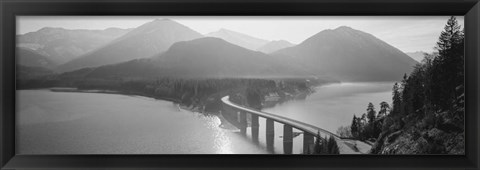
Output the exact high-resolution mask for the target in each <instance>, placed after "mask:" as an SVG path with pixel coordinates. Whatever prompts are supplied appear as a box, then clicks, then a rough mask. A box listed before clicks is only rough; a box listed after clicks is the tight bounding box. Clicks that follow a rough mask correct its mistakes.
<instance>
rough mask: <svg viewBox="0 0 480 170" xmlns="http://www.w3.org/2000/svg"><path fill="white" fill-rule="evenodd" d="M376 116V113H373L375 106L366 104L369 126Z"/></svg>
mask: <svg viewBox="0 0 480 170" xmlns="http://www.w3.org/2000/svg"><path fill="white" fill-rule="evenodd" d="M376 114H377V112H375V106H373V104H372V103H368V106H367V117H368V123H369V124H373V122H374V121H375V117H376Z"/></svg>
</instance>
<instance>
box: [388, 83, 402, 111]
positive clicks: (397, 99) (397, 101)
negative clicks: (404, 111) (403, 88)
mask: <svg viewBox="0 0 480 170" xmlns="http://www.w3.org/2000/svg"><path fill="white" fill-rule="evenodd" d="M392 90H393V92H392V96H393V97H392V101H393V103H392V111H391V112H390V114H391V115H392V116H399V114H400V107H401V105H402V98H401V95H400V88H399V86H398V83H395V85H393V89H392Z"/></svg>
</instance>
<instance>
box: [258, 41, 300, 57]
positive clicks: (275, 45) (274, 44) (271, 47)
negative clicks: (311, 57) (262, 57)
mask: <svg viewBox="0 0 480 170" xmlns="http://www.w3.org/2000/svg"><path fill="white" fill-rule="evenodd" d="M294 45H295V44H292V43H290V42H288V41H285V40H278V41H270V42H268V43H267V44H265V45H263V46H261V47H260V48H258V49H257V51H261V52H264V53H267V54H268V53H272V52H275V51H277V50H280V49H282V48H287V47H291V46H294Z"/></svg>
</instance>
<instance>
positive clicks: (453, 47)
mask: <svg viewBox="0 0 480 170" xmlns="http://www.w3.org/2000/svg"><path fill="white" fill-rule="evenodd" d="M463 41H464V35H463V30H461V26H460V25H459V24H458V21H457V20H456V18H455V17H453V16H452V17H450V19H449V20H448V21H447V24H446V25H445V28H444V30H443V31H442V33H441V34H440V37H439V38H438V42H437V46H436V47H435V48H436V49H437V50H438V54H439V55H438V57H436V58H435V59H434V65H433V66H434V67H433V75H432V81H433V82H432V84H431V86H432V87H431V88H432V94H433V95H434V97H433V98H432V99H433V101H432V102H433V104H434V105H435V106H436V107H437V108H439V109H445V110H451V109H452V104H451V103H452V102H454V101H456V98H457V97H458V96H459V95H458V93H457V90H456V89H457V87H458V86H459V85H462V84H463V77H464V73H463V64H464V56H463V48H464V45H463Z"/></svg>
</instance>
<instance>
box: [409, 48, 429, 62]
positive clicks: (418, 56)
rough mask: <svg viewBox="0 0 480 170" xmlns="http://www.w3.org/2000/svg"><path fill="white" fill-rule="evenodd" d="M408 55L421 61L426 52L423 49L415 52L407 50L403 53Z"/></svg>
mask: <svg viewBox="0 0 480 170" xmlns="http://www.w3.org/2000/svg"><path fill="white" fill-rule="evenodd" d="M405 54H407V55H408V56H410V57H412V58H413V59H414V60H416V61H418V62H421V61H422V60H423V58H424V57H425V54H426V52H423V51H416V52H407V53H405Z"/></svg>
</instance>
